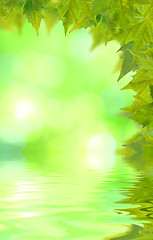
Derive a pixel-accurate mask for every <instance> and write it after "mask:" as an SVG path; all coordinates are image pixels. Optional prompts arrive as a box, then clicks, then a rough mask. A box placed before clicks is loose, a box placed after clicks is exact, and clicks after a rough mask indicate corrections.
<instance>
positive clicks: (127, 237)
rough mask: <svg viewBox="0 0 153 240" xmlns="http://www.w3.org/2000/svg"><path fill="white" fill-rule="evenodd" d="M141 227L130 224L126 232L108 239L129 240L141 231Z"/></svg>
mask: <svg viewBox="0 0 153 240" xmlns="http://www.w3.org/2000/svg"><path fill="white" fill-rule="evenodd" d="M141 229H142V228H141V227H140V226H137V225H134V224H133V225H132V227H131V228H130V230H129V231H128V232H127V234H126V235H125V234H123V235H120V236H118V237H114V238H109V240H111V239H112V240H131V239H135V237H137V235H138V234H139V233H140V231H141Z"/></svg>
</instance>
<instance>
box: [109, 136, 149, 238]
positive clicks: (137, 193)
mask: <svg viewBox="0 0 153 240" xmlns="http://www.w3.org/2000/svg"><path fill="white" fill-rule="evenodd" d="M148 139H149V138H146V136H145V137H139V141H135V142H132V143H130V144H127V145H126V146H127V147H128V148H130V149H132V150H134V152H135V153H134V154H133V155H131V156H128V157H126V158H125V161H126V162H128V164H130V165H131V166H132V167H134V168H135V169H136V170H137V171H139V173H140V175H139V178H138V181H137V182H136V183H135V184H134V187H133V188H131V189H130V190H129V191H128V192H126V193H123V194H124V195H126V199H124V200H122V201H121V202H120V203H123V204H126V205H127V204H131V205H133V206H135V207H134V208H127V209H124V210H123V211H125V212H127V213H128V214H129V215H131V216H132V217H133V216H134V218H136V219H137V220H138V221H140V222H141V223H143V227H141V228H139V231H138V234H137V236H132V235H131V238H128V236H129V234H131V233H132V229H131V231H130V232H129V233H127V234H126V235H125V236H123V237H116V238H112V239H141V240H146V239H153V171H152V170H153V161H152V156H153V147H152V145H151V144H148V143H147V141H148ZM133 140H134V139H133ZM124 152H126V153H127V149H126V150H125V151H124V150H123V153H124ZM126 237H127V238H126Z"/></svg>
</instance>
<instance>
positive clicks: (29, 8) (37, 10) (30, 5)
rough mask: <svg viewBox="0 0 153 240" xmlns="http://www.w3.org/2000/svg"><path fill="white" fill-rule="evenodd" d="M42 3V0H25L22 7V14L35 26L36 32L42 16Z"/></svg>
mask: <svg viewBox="0 0 153 240" xmlns="http://www.w3.org/2000/svg"><path fill="white" fill-rule="evenodd" d="M43 9H44V3H43V0H26V1H25V4H24V7H23V14H24V15H25V16H26V17H27V19H28V22H30V23H31V24H32V25H33V27H34V28H35V30H36V32H37V34H38V32H39V27H40V22H41V20H42V18H43V11H42V10H43Z"/></svg>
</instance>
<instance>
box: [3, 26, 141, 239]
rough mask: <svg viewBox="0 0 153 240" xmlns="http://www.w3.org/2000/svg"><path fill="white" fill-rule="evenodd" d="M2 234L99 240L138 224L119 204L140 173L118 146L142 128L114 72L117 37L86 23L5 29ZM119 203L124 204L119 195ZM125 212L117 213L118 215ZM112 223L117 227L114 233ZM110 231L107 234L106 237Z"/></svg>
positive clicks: (131, 99) (28, 237) (130, 99)
mask: <svg viewBox="0 0 153 240" xmlns="http://www.w3.org/2000/svg"><path fill="white" fill-rule="evenodd" d="M0 39H1V43H0V106H1V107H0V182H1V184H0V212H1V214H0V238H1V239H3V240H34V239H37V240H38V239H43V240H50V239H53V240H72V239H73V240H74V239H79V240H99V239H104V237H108V236H109V235H110V234H111V235H112V236H113V235H115V234H121V233H124V232H126V231H127V230H128V226H130V225H131V224H134V223H135V222H136V220H135V219H132V218H131V216H128V215H125V214H120V213H121V211H122V210H121V211H120V213H117V212H115V211H114V209H122V208H124V207H131V205H130V204H128V203H127V204H125V206H122V205H123V204H122V202H121V200H122V199H123V198H124V197H125V196H124V195H123V194H122V193H123V191H124V190H126V191H127V189H128V188H130V187H131V186H132V184H133V182H134V181H135V180H136V171H135V170H134V169H132V167H129V166H128V165H127V164H126V162H124V161H122V160H121V159H120V158H116V156H115V151H116V149H117V148H120V147H121V145H122V144H123V143H124V142H125V141H126V140H127V139H128V138H130V137H131V136H132V135H134V134H135V133H136V132H137V127H136V126H135V124H134V122H132V121H131V120H129V119H128V118H126V117H125V116H124V114H123V113H122V111H120V108H123V107H126V106H128V105H130V104H131V103H132V101H133V92H132V91H120V88H122V87H123V86H124V85H125V84H126V83H127V82H128V81H129V80H130V78H131V76H130V75H128V76H126V77H125V78H124V79H123V80H121V81H120V82H117V78H118V75H119V72H117V73H113V72H114V69H115V67H116V65H117V63H118V60H119V57H120V56H119V54H117V53H116V52H117V50H118V49H119V47H120V46H119V44H118V43H117V42H111V43H109V44H108V45H107V46H104V45H100V46H98V47H97V48H96V49H94V50H93V51H92V52H91V51H90V49H91V46H92V37H91V36H90V34H89V33H88V31H87V30H83V29H82V30H78V31H74V32H72V33H71V34H68V35H67V36H66V37H65V35H64V29H63V26H62V24H61V23H59V24H57V25H56V26H55V27H54V28H53V30H52V32H51V33H50V34H49V35H48V34H47V31H46V27H45V24H44V23H43V22H42V24H41V27H40V34H39V36H38V37H37V35H36V33H35V31H34V29H33V28H32V26H31V25H30V24H28V23H26V24H25V25H24V28H23V31H22V34H21V35H19V34H17V33H16V32H9V31H6V30H4V31H3V30H1V31H0ZM119 201H120V202H119ZM118 214H119V215H118ZM110 229H111V233H110ZM102 237H103V238H102Z"/></svg>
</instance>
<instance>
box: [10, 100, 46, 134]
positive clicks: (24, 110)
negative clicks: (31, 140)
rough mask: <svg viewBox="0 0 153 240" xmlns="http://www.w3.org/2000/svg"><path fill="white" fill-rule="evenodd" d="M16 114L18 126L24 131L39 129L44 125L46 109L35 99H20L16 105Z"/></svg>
mask: <svg viewBox="0 0 153 240" xmlns="http://www.w3.org/2000/svg"><path fill="white" fill-rule="evenodd" d="M14 116H15V119H16V123H17V125H18V127H19V128H20V129H22V130H24V132H25V131H26V132H31V131H35V130H38V129H40V128H42V127H43V125H44V120H45V119H44V110H43V108H42V107H41V105H40V104H39V103H37V102H35V101H30V100H20V101H19V102H17V103H16V105H15V111H14Z"/></svg>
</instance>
